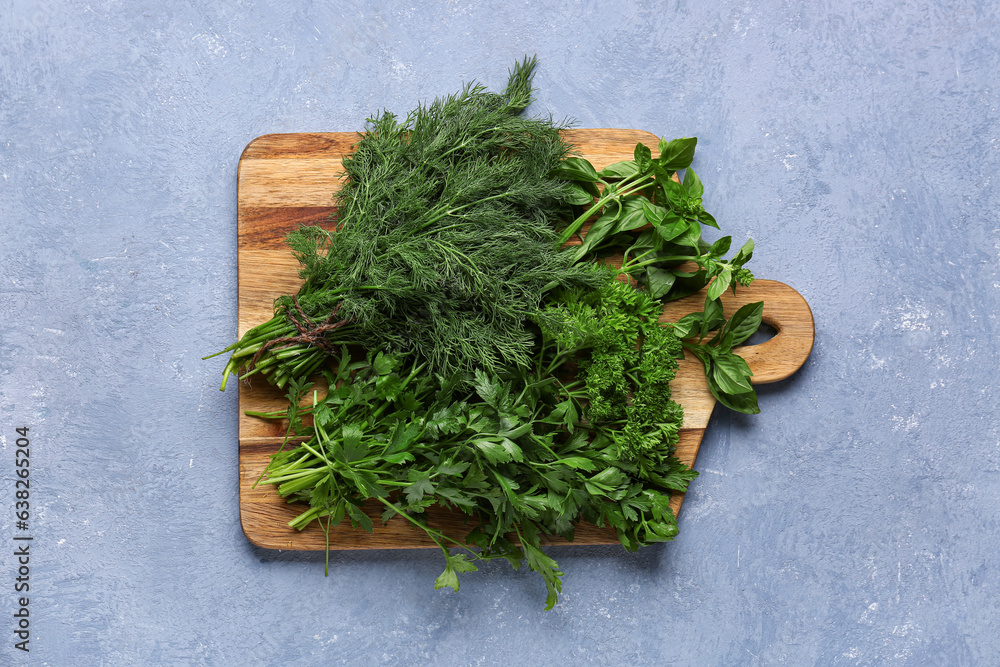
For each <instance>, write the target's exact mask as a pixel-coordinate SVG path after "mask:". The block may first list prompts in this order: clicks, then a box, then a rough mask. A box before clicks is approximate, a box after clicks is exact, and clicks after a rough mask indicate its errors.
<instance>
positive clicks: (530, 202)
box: [220, 59, 762, 608]
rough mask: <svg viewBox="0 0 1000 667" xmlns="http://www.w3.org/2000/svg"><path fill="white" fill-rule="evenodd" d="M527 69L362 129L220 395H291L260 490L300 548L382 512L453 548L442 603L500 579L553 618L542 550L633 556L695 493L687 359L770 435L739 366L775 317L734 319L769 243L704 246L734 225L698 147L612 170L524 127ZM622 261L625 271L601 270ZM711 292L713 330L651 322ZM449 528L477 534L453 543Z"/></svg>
mask: <svg viewBox="0 0 1000 667" xmlns="http://www.w3.org/2000/svg"><path fill="white" fill-rule="evenodd" d="M534 67H535V61H534V59H525V60H524V61H523V62H522V63H519V64H517V65H516V66H515V67H514V69H513V70H512V71H511V75H510V80H509V82H508V85H507V88H506V89H505V91H504V93H503V94H492V93H488V92H486V91H485V90H484V89H483V88H481V87H479V86H475V85H473V86H467V87H466V88H465V89H463V90H462V91H461V92H460V93H459V94H457V95H454V96H451V97H447V98H444V99H441V100H437V101H435V102H433V103H432V104H430V105H426V106H421V107H418V108H417V109H416V110H415V111H413V112H412V113H411V114H409V115H408V116H407V117H406V119H404V120H403V121H399V120H398V119H397V118H396V117H395V116H393V115H392V114H389V113H383V114H382V115H380V116H378V117H376V118H374V119H371V120H370V121H369V124H368V127H367V130H366V132H365V133H363V135H362V136H361V138H360V140H359V142H358V143H357V145H356V146H355V151H354V153H352V155H350V156H348V157H347V158H345V160H344V168H345V172H346V182H345V184H344V187H343V188H342V189H341V191H340V192H339V193H338V195H337V205H338V217H337V219H336V221H335V223H334V225H333V229H331V230H325V229H321V228H319V227H305V228H302V229H299V230H297V231H296V232H294V233H293V234H291V235H290V237H289V239H288V242H289V245H290V246H291V248H292V250H293V252H294V253H295V255H296V257H297V258H298V259H299V261H300V263H301V265H302V270H301V276H302V278H303V279H304V282H303V285H302V288H301V289H300V290H299V291H298V293H297V294H296V295H294V296H293V295H289V296H285V297H282V298H280V299H278V300H277V301H276V303H275V316H274V317H273V318H272V319H271V320H270V321H268V322H266V323H264V324H262V325H260V326H258V327H256V328H254V329H251V330H250V331H248V332H247V333H246V334H245V335H244V337H243V338H242V339H241V340H240V341H238V342H236V343H234V344H233V345H231V346H230V347H229V348H227V349H226V350H225V351H229V352H231V353H232V354H231V357H230V359H229V362H228V364H227V366H226V369H225V371H224V380H223V383H222V387H223V389H224V388H225V385H226V379H225V378H228V375H229V374H230V373H236V374H238V375H239V376H240V377H248V376H250V375H253V374H255V373H260V374H262V375H263V376H265V377H266V378H267V379H268V380H269V381H270V382H272V383H274V384H276V385H278V386H279V387H286V388H287V390H288V393H287V398H288V400H289V407H288V408H287V410H280V411H276V412H272V413H247V414H251V415H254V416H258V417H263V418H270V419H287V422H288V432H287V436H286V439H285V444H284V445H283V446H282V449H281V451H279V452H278V453H277V454H275V455H274V456H273V457H272V460H271V462H270V464H269V465H268V467H267V469H266V471H265V473H264V474H263V475H262V478H261V480H260V481H261V482H262V483H265V484H271V485H274V486H276V488H277V491H278V493H279V494H280V495H281V496H282V497H284V498H286V499H287V500H288V501H289V502H296V503H304V504H306V505H308V509H306V510H305V511H303V512H302V513H301V514H299V515H298V516H297V517H296V518H295V519H294V520H293V521H291V522H290V524H289V525H291V526H292V527H294V528H297V529H300V530H301V529H303V528H305V527H306V526H307V525H309V524H311V523H312V522H313V521H317V522H319V524H320V526H321V527H322V528H323V529H324V531H326V533H327V537H328V538H329V530H330V528H331V527H332V526H334V525H336V524H339V523H340V522H341V521H342V520H343V519H344V518H347V519H349V520H350V521H351V522H352V524H353V525H354V526H355V527H356V528H357V527H360V528H362V529H365V530H369V531H370V530H372V529H373V525H372V520H371V518H370V517H369V514H368V513H366V512H365V510H364V509H363V508H364V507H365V505H366V504H371V503H376V504H377V505H381V507H382V508H383V513H382V519H383V521H387V520H389V519H390V518H392V517H393V516H395V515H396V514H399V515H401V516H402V517H404V518H405V519H406V520H407V521H409V522H410V523H411V524H413V525H414V526H415V527H416V528H418V529H420V530H423V531H425V532H426V534H427V535H428V536H429V537H430V538H431V539H432V540H434V542H435V543H437V545H438V546H439V547H440V548H441V549H442V552H443V553H444V556H445V563H446V565H445V571H444V573H443V574H442V575H441V576H440V577H439V578H438V580H437V582H436V587H437V588H441V587H445V586H448V587H452V588H454V589H456V590H457V589H458V575H459V573H461V572H468V571H473V570H475V569H476V567H475V563H474V561H476V560H482V559H492V558H506V559H507V560H509V561H510V562H511V563H512V564H513V565H514V566H515V567H518V566H520V565H521V564H523V563H527V565H528V566H529V567H530V568H531V569H533V570H535V571H537V572H539V573H540V574H541V575H542V577H543V579H544V580H545V583H546V587H547V589H548V600H547V604H548V607H549V608H551V607H552V606H553V605H554V604H555V603H556V601H557V598H558V594H559V592H560V590H561V582H560V577H561V575H562V573H561V572H560V571H559V570H558V565H557V564H556V562H555V561H554V560H552V559H551V558H550V557H549V556H547V555H546V554H545V553H544V552H543V551H542V550H541V548H540V545H541V536H542V535H544V534H555V535H562V536H564V537H567V538H569V539H572V537H573V526H574V523H575V522H577V521H581V520H582V521H586V522H590V523H593V524H596V525H599V526H613V527H614V528H615V530H616V532H617V535H618V538H619V540H620V541H621V543H622V545H623V546H624V547H625V548H627V549H629V550H634V549H636V548H638V547H639V546H642V545H645V544H651V543H655V542H661V541H666V540H670V539H673V537H674V536H675V535H676V533H677V523H676V519H675V517H674V515H673V513H672V511H671V510H670V507H669V500H670V494H671V493H673V492H683V491H684V490H685V489H686V488H687V485H688V483H689V482H690V481H691V480H692V479H693V478H694V477H695V476H696V475H697V473H695V472H694V471H692V470H691V469H690V468H689V467H687V466H686V465H684V464H683V463H682V462H681V461H679V460H678V459H677V458H676V457H675V456H674V450H675V448H676V445H677V442H678V437H679V431H680V428H681V425H682V423H683V413H682V409H681V407H680V406H679V405H678V404H677V403H676V402H674V401H673V400H672V398H671V390H670V384H669V383H670V381H671V380H672V379H673V378H674V375H675V373H676V370H677V360H678V359H679V358H681V357H683V356H684V353H685V351H687V352H689V353H691V354H692V355H693V356H694V357H696V358H698V359H699V360H700V361H701V362H702V364H703V365H704V368H705V373H706V377H707V379H708V385H709V388H710V390H711V391H712V393H713V395H715V397H716V398H717V399H718V400H719V401H720V402H721V403H723V404H724V405H726V406H727V407H730V408H732V409H734V410H738V411H741V412H747V413H753V412H758V411H759V408H758V406H757V402H756V395H755V394H754V391H753V388H752V387H751V385H750V377H751V375H752V373H751V372H750V369H749V367H748V366H747V364H746V362H744V361H743V359H742V358H740V357H739V356H738V355H736V354H735V353H733V348H734V347H735V346H736V345H738V344H740V343H741V342H743V341H744V340H745V339H746V338H747V337H749V336H750V335H751V334H752V333H753V332H754V331H756V329H757V327H758V326H759V324H760V322H761V314H762V304H760V303H756V304H750V305H748V306H744V307H743V308H741V309H740V310H739V311H737V312H736V313H735V314H734V315H733V316H732V317H731V318H729V319H728V320H727V319H726V318H725V316H724V314H723V310H722V304H721V301H720V297H721V296H722V295H723V293H724V292H726V291H727V290H728V289H732V290H733V291H735V290H736V289H737V287H738V286H744V285H747V284H749V283H750V282H751V281H752V280H753V276H752V274H751V273H750V272H749V271H748V270H747V269H746V268H744V265H745V264H746V263H747V262H748V261H749V260H750V259H751V256H752V254H753V241H747V243H746V244H744V245H743V246H742V247H741V248H740V249H739V250H738V251H737V252H736V253H735V254H733V255H732V256H731V257H730V258H728V259H727V258H726V255H727V253H729V250H730V246H731V238H730V237H728V236H727V237H723V238H720V239H719V240H717V241H715V242H713V243H709V242H708V241H706V240H705V239H703V238H702V226H703V225H709V226H712V227H716V228H718V224H717V223H716V221H715V219H714V218H713V217H712V216H711V215H710V214H709V213H708V212H706V211H705V209H704V206H703V204H702V195H703V191H704V188H703V186H702V184H701V181H700V179H699V178H698V176H697V175H696V174H695V172H694V171H693V170H692V169H691V168H690V165H691V162H692V160H693V157H694V151H695V146H696V142H697V140H696V139H693V138H690V139H675V140H673V141H667V140H661V142H660V145H659V155H658V156H657V157H656V158H654V157H653V156H652V152H651V151H650V149H649V148H648V147H646V146H645V145H644V144H639V145H637V146H636V149H635V151H634V156H633V157H634V159H633V160H629V161H625V162H619V163H616V164H613V165H610V166H608V167H606V168H605V169H603V170H601V171H597V170H596V169H594V167H593V166H592V165H591V164H590V163H589V162H587V161H586V160H584V159H582V158H579V157H573V156H570V147H569V146H567V145H566V144H565V143H564V142H563V140H562V139H561V138H560V135H559V130H560V127H559V126H557V125H556V124H554V123H552V122H551V121H550V120H545V119H526V118H524V117H523V111H524V109H525V107H526V106H527V105H528V104H529V103H530V101H531V85H530V84H531V77H532V73H533V70H534ZM681 171H683V172H684V173H683V179H680V178H678V175H679V172H681ZM587 222H592V224H591V226H590V227H589V231H587V233H586V234H585V235H582V230H583V229H584V225H585V223H587ZM577 235H581V236H582V238H581V245H579V246H568V245H566V244H567V242H569V241H570V240H571V239H573V238H574V237H575V236H577ZM617 253H621V255H622V257H623V260H622V265H621V268H620V269H610V268H609V267H608V266H606V265H605V264H604V263H603V262H602V261H600V260H602V259H604V258H606V257H607V256H608V255H612V254H617ZM594 260H598V261H594ZM706 286H707V289H706V290H705V293H706V297H705V306H704V308H703V310H702V311H700V312H697V313H691V314H689V315H687V316H686V317H684V318H682V319H681V320H680V321H678V322H676V323H674V324H668V325H662V324H661V323H660V322H659V319H660V314H661V312H662V306H663V304H664V303H665V302H667V301H672V300H675V299H679V298H682V297H685V296H689V295H691V294H694V293H696V292H698V291H699V290H702V289H703V288H705V287H706ZM348 345H355V346H358V347H359V348H361V349H363V350H364V353H363V355H362V356H364V360H362V361H352V357H351V353H349V351H348V348H347V346H348ZM220 354H221V353H220ZM355 356H357V353H355ZM317 373H319V374H321V375H322V376H323V377H324V379H325V380H326V383H327V386H328V387H329V390H328V393H327V394H326V395H325V397H323V398H320V395H319V393H318V392H316V391H313V384H312V379H311V378H312V377H313V376H315V375H316V374H317ZM310 392H312V402H311V406H310V407H306V408H302V407H300V403H301V402H302V401H303V400H305V399H306V398H307V397H308V396H309V395H310ZM434 506H441V507H445V508H448V509H451V510H454V511H457V512H461V513H463V514H465V515H468V516H470V517H472V518H473V519H475V521H477V522H478V523H475V522H473V523H474V525H475V527H474V528H473V529H472V530H471V532H470V533H468V535H466V536H464V537H463V538H461V539H458V538H456V537H454V536H449V535H445V534H444V533H442V532H441V531H439V530H437V529H434V528H432V527H430V526H429V525H428V523H427V512H428V510H429V509H430V508H432V507H434ZM369 509H370V507H369ZM328 547H329V543H328ZM470 547H474V548H477V549H478V551H470V550H469V548H470ZM456 549H465V550H466V551H465V552H463V553H458V552H456V551H455V550H456Z"/></svg>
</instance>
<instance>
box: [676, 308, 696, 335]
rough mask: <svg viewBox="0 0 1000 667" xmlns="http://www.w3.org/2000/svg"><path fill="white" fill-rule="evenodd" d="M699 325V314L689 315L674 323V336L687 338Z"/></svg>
mask: <svg viewBox="0 0 1000 667" xmlns="http://www.w3.org/2000/svg"><path fill="white" fill-rule="evenodd" d="M700 324H701V313H690V314H688V315H685V316H684V317H682V318H681V319H679V320H677V321H676V322H674V334H676V335H677V337H678V338H687V337H688V336H690V335H691V332H692V331H693V330H694V328H695V327H697V326H699V325H700Z"/></svg>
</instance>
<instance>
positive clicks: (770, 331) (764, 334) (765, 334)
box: [740, 322, 778, 347]
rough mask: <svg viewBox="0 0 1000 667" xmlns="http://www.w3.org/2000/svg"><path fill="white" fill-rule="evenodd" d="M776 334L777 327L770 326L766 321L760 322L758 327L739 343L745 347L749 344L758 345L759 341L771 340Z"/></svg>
mask: <svg viewBox="0 0 1000 667" xmlns="http://www.w3.org/2000/svg"><path fill="white" fill-rule="evenodd" d="M777 335H778V330H777V329H775V328H774V327H772V326H771V325H770V324H768V323H767V322H761V323H760V328H759V329H757V331H756V332H754V334H753V335H751V336H750V337H749V338H747V339H746V340H745V341H743V342H742V343H740V345H741V346H747V347H749V346H750V345H760V344H761V343H766V342H767V341H769V340H771V339H772V338H774V337H775V336H777Z"/></svg>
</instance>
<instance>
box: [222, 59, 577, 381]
mask: <svg viewBox="0 0 1000 667" xmlns="http://www.w3.org/2000/svg"><path fill="white" fill-rule="evenodd" d="M534 67H535V61H534V59H526V60H525V61H524V62H522V63H519V64H518V65H517V66H516V67H515V68H514V69H513V71H512V72H511V76H510V81H509V83H508V86H507V88H506V90H505V92H504V93H503V94H495V93H490V92H487V91H486V90H485V89H484V88H483V87H482V86H478V85H468V86H466V87H465V88H464V89H463V90H462V91H461V92H459V93H457V94H455V95H451V96H448V97H444V98H441V99H437V100H435V101H434V102H432V103H430V104H427V105H421V106H419V107H417V108H416V109H415V110H414V111H413V112H411V113H410V114H409V115H408V116H407V117H406V118H405V119H403V120H400V119H398V118H397V117H396V116H395V115H393V114H391V113H389V112H384V113H382V114H381V115H379V116H376V117H374V118H372V119H369V121H368V126H367V127H366V129H365V132H364V133H363V134H362V135H361V136H360V139H359V141H358V143H357V144H356V145H355V146H354V151H353V152H352V154H351V155H349V156H347V157H346V158H345V159H344V161H343V166H344V172H345V177H346V180H345V182H344V186H343V188H342V189H341V190H340V192H339V193H338V195H337V201H336V203H337V211H338V217H337V219H336V231H335V232H331V231H330V230H325V229H321V228H318V227H304V228H302V229H299V230H296V231H295V232H293V233H292V234H291V235H290V236H289V237H288V244H289V246H290V247H291V249H292V251H293V252H294V254H295V256H296V257H297V258H298V260H299V262H300V263H301V275H302V277H303V278H304V279H305V283H304V285H303V287H302V289H301V290H300V292H299V294H298V295H297V301H298V304H299V305H300V306H301V308H302V310H303V311H304V313H305V314H306V315H307V316H308V317H309V318H311V319H312V320H313V321H314V322H317V323H318V322H322V321H325V320H326V319H327V318H328V317H329V316H330V315H331V313H332V312H333V310H334V308H338V307H339V312H338V313H337V315H336V317H337V319H340V318H345V319H347V320H348V321H349V325H348V326H344V327H342V328H340V329H337V330H336V331H335V332H330V333H329V334H328V335H327V338H328V339H329V341H330V342H331V343H333V344H337V345H339V344H340V343H359V342H363V344H364V345H365V346H366V347H371V348H375V347H378V348H384V349H388V350H394V351H401V352H411V351H412V352H414V353H415V354H416V355H417V356H419V357H420V358H422V359H425V360H427V361H428V363H429V364H430V368H431V370H432V371H433V372H436V373H440V374H442V375H444V376H452V375H454V374H455V373H458V372H472V371H474V370H476V369H483V370H486V371H489V372H493V373H496V372H499V371H500V370H501V369H502V368H504V367H506V366H508V365H514V366H525V365H526V364H527V363H528V360H529V357H530V354H531V345H532V343H533V341H532V338H531V336H530V334H529V333H528V332H527V331H526V330H525V327H524V322H525V320H526V319H527V318H529V317H530V316H531V315H533V314H534V313H535V312H536V311H537V310H538V308H539V306H540V303H541V301H542V299H543V297H544V295H545V294H546V292H548V291H549V290H551V289H552V288H554V287H559V286H570V285H581V284H586V280H587V279H588V276H589V275H590V272H589V271H587V270H586V267H581V266H579V265H577V264H575V262H574V258H573V257H572V255H571V254H570V253H565V252H560V251H559V248H558V245H557V243H556V239H557V237H558V234H557V233H556V231H555V230H556V227H557V225H559V224H561V215H562V213H563V212H564V211H565V210H567V207H568V204H567V202H568V201H572V200H573V197H574V191H573V186H572V184H571V183H570V182H568V181H566V180H564V179H562V178H560V177H558V176H557V175H556V174H555V173H554V172H555V171H556V169H557V167H559V165H560V164H562V163H563V160H564V159H565V158H566V157H567V153H568V151H569V149H570V147H569V146H568V145H567V144H566V143H565V142H564V141H563V140H562V139H561V137H560V134H559V129H560V127H559V126H558V125H556V124H554V123H553V122H552V121H551V120H550V119H547V118H526V117H524V116H523V115H522V112H523V110H524V108H525V107H526V106H527V104H528V102H529V101H530V93H531V77H532V73H533V70H534ZM294 316H296V310H295V308H294V306H293V302H292V299H291V298H290V297H285V298H282V299H279V300H278V301H277V303H276V305H275V319H274V320H272V322H271V323H269V324H268V325H266V326H264V327H259V328H257V329H255V330H252V331H251V332H248V334H247V335H246V336H244V339H243V340H242V341H241V342H240V343H239V344H237V346H236V347H235V351H234V352H233V361H232V362H231V364H230V366H227V373H228V372H229V371H235V370H237V369H238V370H239V372H241V373H243V374H244V375H245V374H248V373H251V372H254V371H255V370H256V371H257V372H260V373H262V374H264V375H265V376H267V377H268V378H269V379H270V380H272V381H273V382H274V383H276V384H278V385H279V386H283V385H284V384H285V383H286V382H287V381H288V380H289V379H290V378H291V377H302V376H303V375H308V374H309V373H312V372H314V371H315V370H316V368H317V367H318V365H319V364H320V363H322V356H324V355H323V354H322V352H323V351H322V350H317V347H315V346H313V345H308V344H305V343H302V342H297V343H293V344H283V345H281V346H274V347H271V348H268V349H266V350H265V354H262V355H261V356H260V358H259V359H257V360H256V363H255V364H254V366H255V368H250V367H249V365H248V364H247V363H246V362H249V361H250V360H251V356H250V352H251V351H253V352H256V351H257V350H259V349H260V347H261V345H262V344H264V342H265V341H268V340H271V341H273V340H275V339H279V338H282V337H286V338H287V337H294V333H295V327H293V326H291V322H290V319H291V318H292V317H294ZM300 319H301V318H300ZM333 349H335V345H334V346H331V347H330V348H329V349H328V350H326V351H327V352H330V351H332V350H333ZM317 359H319V361H318V362H317Z"/></svg>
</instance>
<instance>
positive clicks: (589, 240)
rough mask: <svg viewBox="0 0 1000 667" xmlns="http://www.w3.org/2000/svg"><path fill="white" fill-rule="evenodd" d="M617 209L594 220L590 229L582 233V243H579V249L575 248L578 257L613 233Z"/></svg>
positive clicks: (615, 225) (616, 220) (616, 219)
mask: <svg viewBox="0 0 1000 667" xmlns="http://www.w3.org/2000/svg"><path fill="white" fill-rule="evenodd" d="M619 210H620V209H619ZM619 210H616V211H615V212H614V213H605V214H604V215H602V216H601V217H599V218H598V219H597V220H595V221H594V224H593V225H591V226H590V229H589V230H587V233H586V234H585V235H584V237H583V243H582V244H581V245H580V248H579V250H577V253H578V254H577V256H578V257H582V256H583V255H585V254H587V253H588V252H590V251H591V250H592V249H593V248H596V247H597V246H598V245H600V243H601V241H603V240H604V239H606V238H607V237H609V236H611V235H612V234H614V232H615V229H616V228H617V222H618V214H619Z"/></svg>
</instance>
